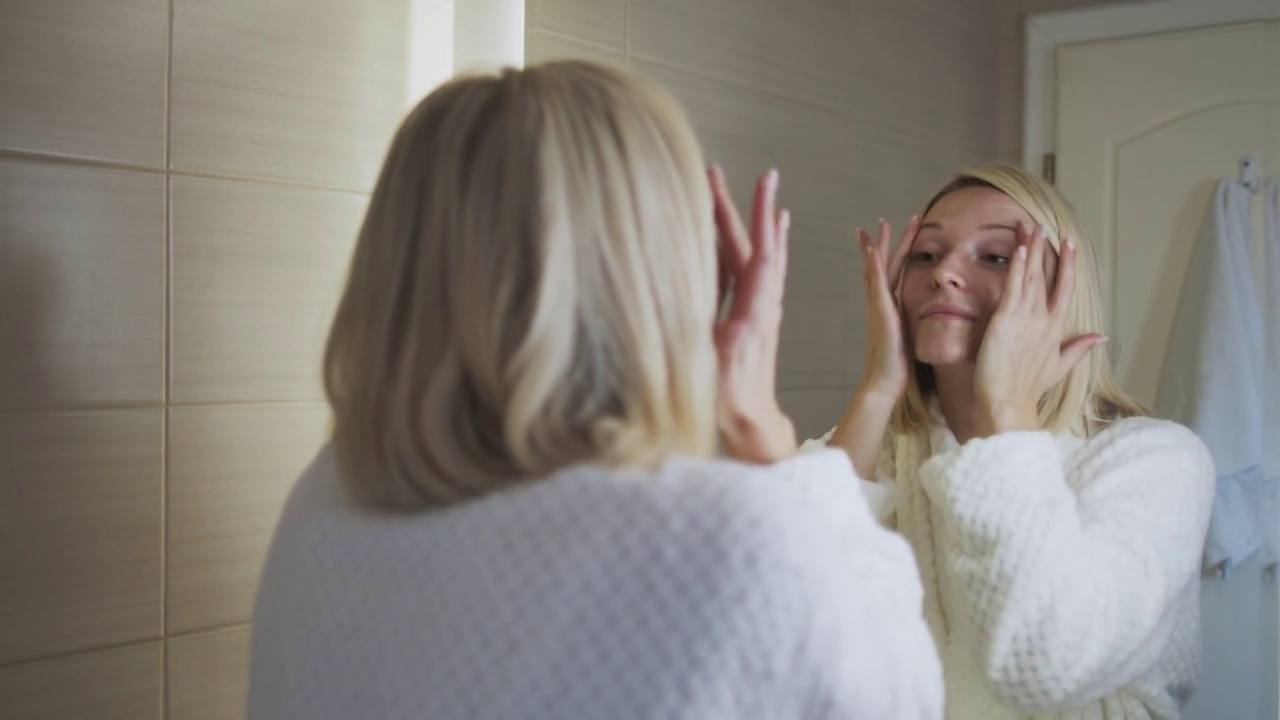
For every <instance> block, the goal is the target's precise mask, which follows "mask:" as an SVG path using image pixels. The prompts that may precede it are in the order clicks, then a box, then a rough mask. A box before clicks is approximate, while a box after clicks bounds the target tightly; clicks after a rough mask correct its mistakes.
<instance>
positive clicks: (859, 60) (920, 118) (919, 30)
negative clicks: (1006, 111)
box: [845, 3, 997, 157]
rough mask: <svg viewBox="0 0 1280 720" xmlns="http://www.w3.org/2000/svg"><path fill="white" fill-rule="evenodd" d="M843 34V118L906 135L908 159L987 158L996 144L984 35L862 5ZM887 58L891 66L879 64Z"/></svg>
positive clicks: (915, 8)
mask: <svg viewBox="0 0 1280 720" xmlns="http://www.w3.org/2000/svg"><path fill="white" fill-rule="evenodd" d="M860 8H861V10H860V19H859V22H857V23H856V24H855V29H854V31H853V33H852V34H851V36H850V38H849V39H850V42H851V48H852V49H851V53H852V55H853V59H852V61H851V65H850V66H851V67H854V68H859V69H860V71H857V72H851V73H848V74H847V76H846V80H845V82H846V83H848V85H849V87H850V104H849V113H850V117H852V118H854V119H855V120H862V121H868V122H871V123H873V124H883V125H891V126H893V127H895V128H896V129H897V131H898V132H902V133H909V134H910V135H912V136H913V140H912V143H911V146H912V151H913V153H914V154H915V155H917V156H920V157H923V156H937V155H938V154H939V153H947V152H951V153H955V152H956V150H957V149H958V148H966V149H971V150H981V151H982V152H981V153H980V154H983V155H989V154H991V153H992V152H993V151H994V149H995V138H996V127H995V122H996V110H995V105H996V83H997V81H996V68H997V66H996V51H995V49H994V47H993V46H992V43H991V41H990V40H991V29H990V28H989V27H984V26H981V25H974V24H971V23H970V24H957V23H955V22H953V21H950V20H948V18H947V17H946V16H945V15H939V13H938V12H937V11H936V10H933V9H931V7H922V6H920V5H918V4H905V3H904V4H899V3H882V4H871V3H867V4H864V5H862V6H860ZM886 58H892V59H893V61H892V62H886Z"/></svg>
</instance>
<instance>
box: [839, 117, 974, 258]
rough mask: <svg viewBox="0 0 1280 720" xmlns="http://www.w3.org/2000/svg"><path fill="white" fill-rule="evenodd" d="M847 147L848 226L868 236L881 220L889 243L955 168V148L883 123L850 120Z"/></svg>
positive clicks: (958, 153)
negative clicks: (851, 220)
mask: <svg viewBox="0 0 1280 720" xmlns="http://www.w3.org/2000/svg"><path fill="white" fill-rule="evenodd" d="M849 145H850V151H849V153H850V160H849V166H850V168H851V172H850V174H851V176H852V180H851V190H850V194H849V198H850V200H849V206H850V212H851V213H852V215H853V217H854V218H855V219H854V224H855V225H856V226H858V227H863V228H866V229H867V230H868V231H870V232H874V229H875V227H876V222H877V220H878V219H879V218H885V219H886V220H888V221H889V222H890V224H891V226H892V228H893V233H894V240H895V242H896V241H897V239H898V237H899V236H900V234H901V232H902V229H903V228H904V227H905V226H906V223H907V221H908V220H909V219H910V218H911V216H912V215H913V214H915V213H918V212H920V210H921V209H922V208H923V207H924V203H925V201H927V200H928V199H929V196H930V195H932V194H933V193H934V192H936V191H937V190H938V189H940V188H941V187H942V185H943V184H944V183H946V182H947V181H948V180H950V179H951V178H952V177H953V175H954V174H955V171H956V169H957V167H958V166H959V165H960V164H961V162H960V160H961V149H960V148H956V147H951V146H944V145H940V144H938V143H937V141H936V140H931V139H928V138H922V137H921V136H920V134H919V132H918V131H916V130H914V129H911V128H904V127H902V126H899V125H895V124H893V123H891V122H887V121H885V122H880V121H875V120H872V119H869V118H855V119H853V120H852V121H851V122H850V126H849ZM926 149H927V150H929V152H925V150H926Z"/></svg>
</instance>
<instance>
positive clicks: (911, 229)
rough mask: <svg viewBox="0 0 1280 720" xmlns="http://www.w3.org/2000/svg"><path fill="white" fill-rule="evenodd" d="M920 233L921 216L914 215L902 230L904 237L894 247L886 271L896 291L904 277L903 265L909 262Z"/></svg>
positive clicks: (891, 286)
mask: <svg viewBox="0 0 1280 720" xmlns="http://www.w3.org/2000/svg"><path fill="white" fill-rule="evenodd" d="M919 233H920V216H919V215H912V216H911V219H910V220H909V221H907V227H906V229H905V230H903V231H902V239H901V240H899V241H898V247H896V248H894V250H893V255H892V256H890V257H889V267H888V268H887V269H886V272H887V274H888V276H889V290H890V292H895V291H897V289H898V281H899V279H900V278H901V277H902V266H903V265H905V264H906V262H907V256H908V255H910V254H911V246H912V245H914V244H915V242H916V235H918V234H919Z"/></svg>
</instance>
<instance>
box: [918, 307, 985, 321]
mask: <svg viewBox="0 0 1280 720" xmlns="http://www.w3.org/2000/svg"><path fill="white" fill-rule="evenodd" d="M929 318H932V319H935V320H948V319H950V320H969V321H971V322H972V321H974V320H977V319H978V316H977V315H974V314H973V313H971V312H969V311H968V310H966V309H964V308H962V307H960V306H959V305H952V304H951V303H938V304H937V305H930V306H929V307H927V308H925V309H924V312H922V313H920V319H921V320H924V319H929Z"/></svg>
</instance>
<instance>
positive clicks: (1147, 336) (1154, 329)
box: [1103, 180, 1218, 405]
mask: <svg viewBox="0 0 1280 720" xmlns="http://www.w3.org/2000/svg"><path fill="white" fill-rule="evenodd" d="M1217 186H1218V181H1217V180H1205V181H1204V182H1201V183H1198V184H1197V185H1196V186H1195V189H1194V190H1193V191H1192V192H1191V193H1189V194H1188V196H1187V197H1185V198H1183V199H1182V200H1181V201H1179V202H1178V205H1177V207H1178V219H1177V223H1176V224H1175V225H1174V227H1177V228H1183V229H1184V230H1185V231H1184V232H1180V233H1178V234H1177V235H1176V236H1175V237H1173V238H1170V243H1169V246H1168V247H1169V251H1168V252H1166V253H1164V255H1163V257H1161V258H1159V260H1158V262H1159V263H1160V265H1161V267H1160V274H1159V277H1161V278H1164V279H1165V281H1164V282H1161V283H1160V284H1159V285H1157V286H1156V288H1155V297H1154V298H1152V301H1151V302H1150V303H1149V304H1148V306H1147V307H1148V308H1150V310H1151V311H1153V312H1155V313H1159V314H1160V316H1159V317H1154V318H1153V317H1151V316H1150V315H1149V316H1148V317H1146V318H1145V319H1144V322H1143V323H1142V327H1143V331H1142V336H1141V337H1140V338H1137V339H1136V340H1135V342H1134V344H1133V347H1132V348H1129V349H1128V350H1127V352H1131V353H1133V356H1134V358H1133V364H1132V365H1131V366H1130V372H1131V373H1142V374H1143V375H1145V376H1147V377H1149V378H1152V380H1151V382H1152V387H1159V378H1160V377H1161V375H1162V374H1163V371H1164V361H1165V357H1166V356H1167V355H1168V351H1169V348H1168V339H1169V334H1170V330H1171V328H1172V325H1173V319H1174V313H1175V312H1176V309H1177V307H1178V298H1179V297H1180V296H1181V294H1182V286H1183V284H1184V283H1185V282H1186V277H1187V273H1189V272H1191V270H1192V268H1191V267H1190V265H1189V264H1188V262H1187V261H1188V259H1189V258H1190V257H1191V254H1192V251H1193V249H1194V247H1195V244H1196V241H1197V240H1198V239H1199V237H1200V229H1201V228H1202V227H1203V226H1204V222H1205V216H1206V215H1207V214H1208V212H1209V210H1210V205H1211V204H1212V202H1213V196H1214V191H1215V190H1216V189H1217ZM1103 261H1104V262H1106V263H1112V264H1113V258H1104V259H1103ZM1156 261H1157V260H1156V259H1154V258H1153V262H1156ZM1122 351H1123V350H1122ZM1122 380H1130V379H1129V378H1122ZM1153 397H1154V395H1153ZM1152 404H1153V405H1154V401H1153V403H1152Z"/></svg>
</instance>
